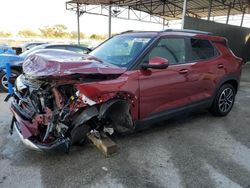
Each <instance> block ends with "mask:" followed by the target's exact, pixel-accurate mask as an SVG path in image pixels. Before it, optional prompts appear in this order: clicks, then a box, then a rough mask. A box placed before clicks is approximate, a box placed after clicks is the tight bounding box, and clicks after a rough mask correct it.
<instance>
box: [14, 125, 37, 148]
mask: <svg viewBox="0 0 250 188" xmlns="http://www.w3.org/2000/svg"><path fill="white" fill-rule="evenodd" d="M14 127H15V129H16V132H17V134H18V135H19V137H20V139H21V141H22V142H23V144H24V145H25V146H26V147H28V148H30V149H33V150H36V151H42V150H41V149H40V148H39V147H37V146H36V145H35V144H34V143H33V142H31V141H30V140H29V139H27V138H23V135H22V134H21V133H20V131H19V129H18V128H17V125H16V122H14Z"/></svg>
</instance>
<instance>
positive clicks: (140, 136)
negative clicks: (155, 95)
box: [0, 65, 250, 188]
mask: <svg viewBox="0 0 250 188" xmlns="http://www.w3.org/2000/svg"><path fill="white" fill-rule="evenodd" d="M4 97H5V94H3V93H1V94H0V187H1V188H5V187H6V188H12V187H14V188H16V187H18V188H20V187H25V188H28V187H30V188H33V187H36V188H39V187H44V188H47V187H60V188H63V187H67V188H68V187H96V188H100V187H114V188H123V187H125V188H127V187H128V188H130V187H131V188H134V187H137V188H139V187H143V188H144V187H153V188H155V187H156V188H157V187H170V188H175V187H188V188H189V187H190V188H193V187H194V188H196V187H197V188H202V187H207V188H212V187H225V188H231V187H232V188H237V187H244V188H249V187H250V65H245V66H244V70H243V75H242V81H241V86H240V89H239V92H238V95H237V98H236V102H235V106H234V108H233V110H232V111H231V113H230V114H229V115H228V116H227V117H223V118H217V117H213V116H212V115H210V114H209V113H208V112H206V111H201V112H197V113H195V114H193V115H191V116H181V117H178V118H175V119H172V120H168V121H165V122H162V123H158V124H157V125H155V126H153V127H152V128H150V129H148V130H145V131H143V132H139V133H134V134H132V135H129V136H123V137H116V138H115V141H116V142H117V144H118V145H119V148H120V149H119V152H118V153H117V154H115V155H114V156H112V157H109V158H105V157H104V156H103V155H102V154H101V153H100V151H98V150H97V149H96V148H95V147H94V146H92V145H90V144H88V145H85V146H84V147H74V148H73V149H72V151H71V152H70V153H69V154H63V153H58V154H53V155H52V154H45V153H40V152H36V151H32V150H29V149H27V148H25V147H24V146H23V144H22V143H21V142H20V140H19V138H18V137H17V135H16V133H14V135H12V136H11V135H9V134H8V131H9V124H10V121H11V114H10V111H9V109H8V106H9V104H7V103H4V102H3V99H4Z"/></svg>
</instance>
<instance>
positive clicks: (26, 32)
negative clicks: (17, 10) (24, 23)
mask: <svg viewBox="0 0 250 188" xmlns="http://www.w3.org/2000/svg"><path fill="white" fill-rule="evenodd" d="M17 35H18V36H21V37H37V36H39V34H38V33H36V32H35V31H32V30H30V29H24V30H20V31H19V32H18V34H17Z"/></svg>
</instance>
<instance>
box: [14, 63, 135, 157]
mask: <svg viewBox="0 0 250 188" xmlns="http://www.w3.org/2000/svg"><path fill="white" fill-rule="evenodd" d="M29 63H30V62H29ZM118 76H119V74H108V73H107V74H100V73H93V74H80V73H77V74H69V75H65V76H61V77H59V78H58V77H53V76H41V75H40V76H39V77H35V76H34V75H29V74H28V73H26V74H25V73H24V74H22V75H20V76H19V77H18V78H17V79H16V83H15V92H14V94H13V98H14V99H13V101H12V103H11V111H12V113H13V122H12V128H13V126H14V127H15V128H16V130H17V132H18V134H19V136H20V137H21V139H22V140H23V142H24V143H25V144H26V145H28V146H29V147H31V148H33V149H36V150H43V151H50V150H63V151H65V152H68V151H69V149H70V146H72V145H75V144H82V143H84V141H85V139H86V136H87V134H88V133H90V132H94V133H95V134H96V136H102V133H108V134H110V135H111V134H113V133H114V132H118V133H126V132H131V131H133V127H134V126H133V120H132V117H131V112H130V109H131V105H133V104H132V103H130V102H128V100H127V99H131V97H130V96H129V95H127V94H124V93H122V92H117V93H112V94H106V95H104V96H102V95H100V96H96V97H94V99H93V98H89V97H88V96H86V95H85V94H84V93H83V92H81V91H79V90H78V87H77V86H78V85H79V84H82V83H91V82H96V81H101V80H110V79H115V78H117V77H118ZM81 87H82V88H84V85H81ZM130 101H131V100H130Z"/></svg>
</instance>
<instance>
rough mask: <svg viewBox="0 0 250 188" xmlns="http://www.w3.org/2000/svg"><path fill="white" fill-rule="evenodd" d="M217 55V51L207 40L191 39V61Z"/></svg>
mask: <svg viewBox="0 0 250 188" xmlns="http://www.w3.org/2000/svg"><path fill="white" fill-rule="evenodd" d="M217 55H218V51H217V50H216V49H215V48H214V47H213V45H212V44H211V42H210V41H209V40H204V39H194V38H192V39H191V55H190V60H191V61H198V60H206V59H210V58H213V57H215V56H217Z"/></svg>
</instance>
